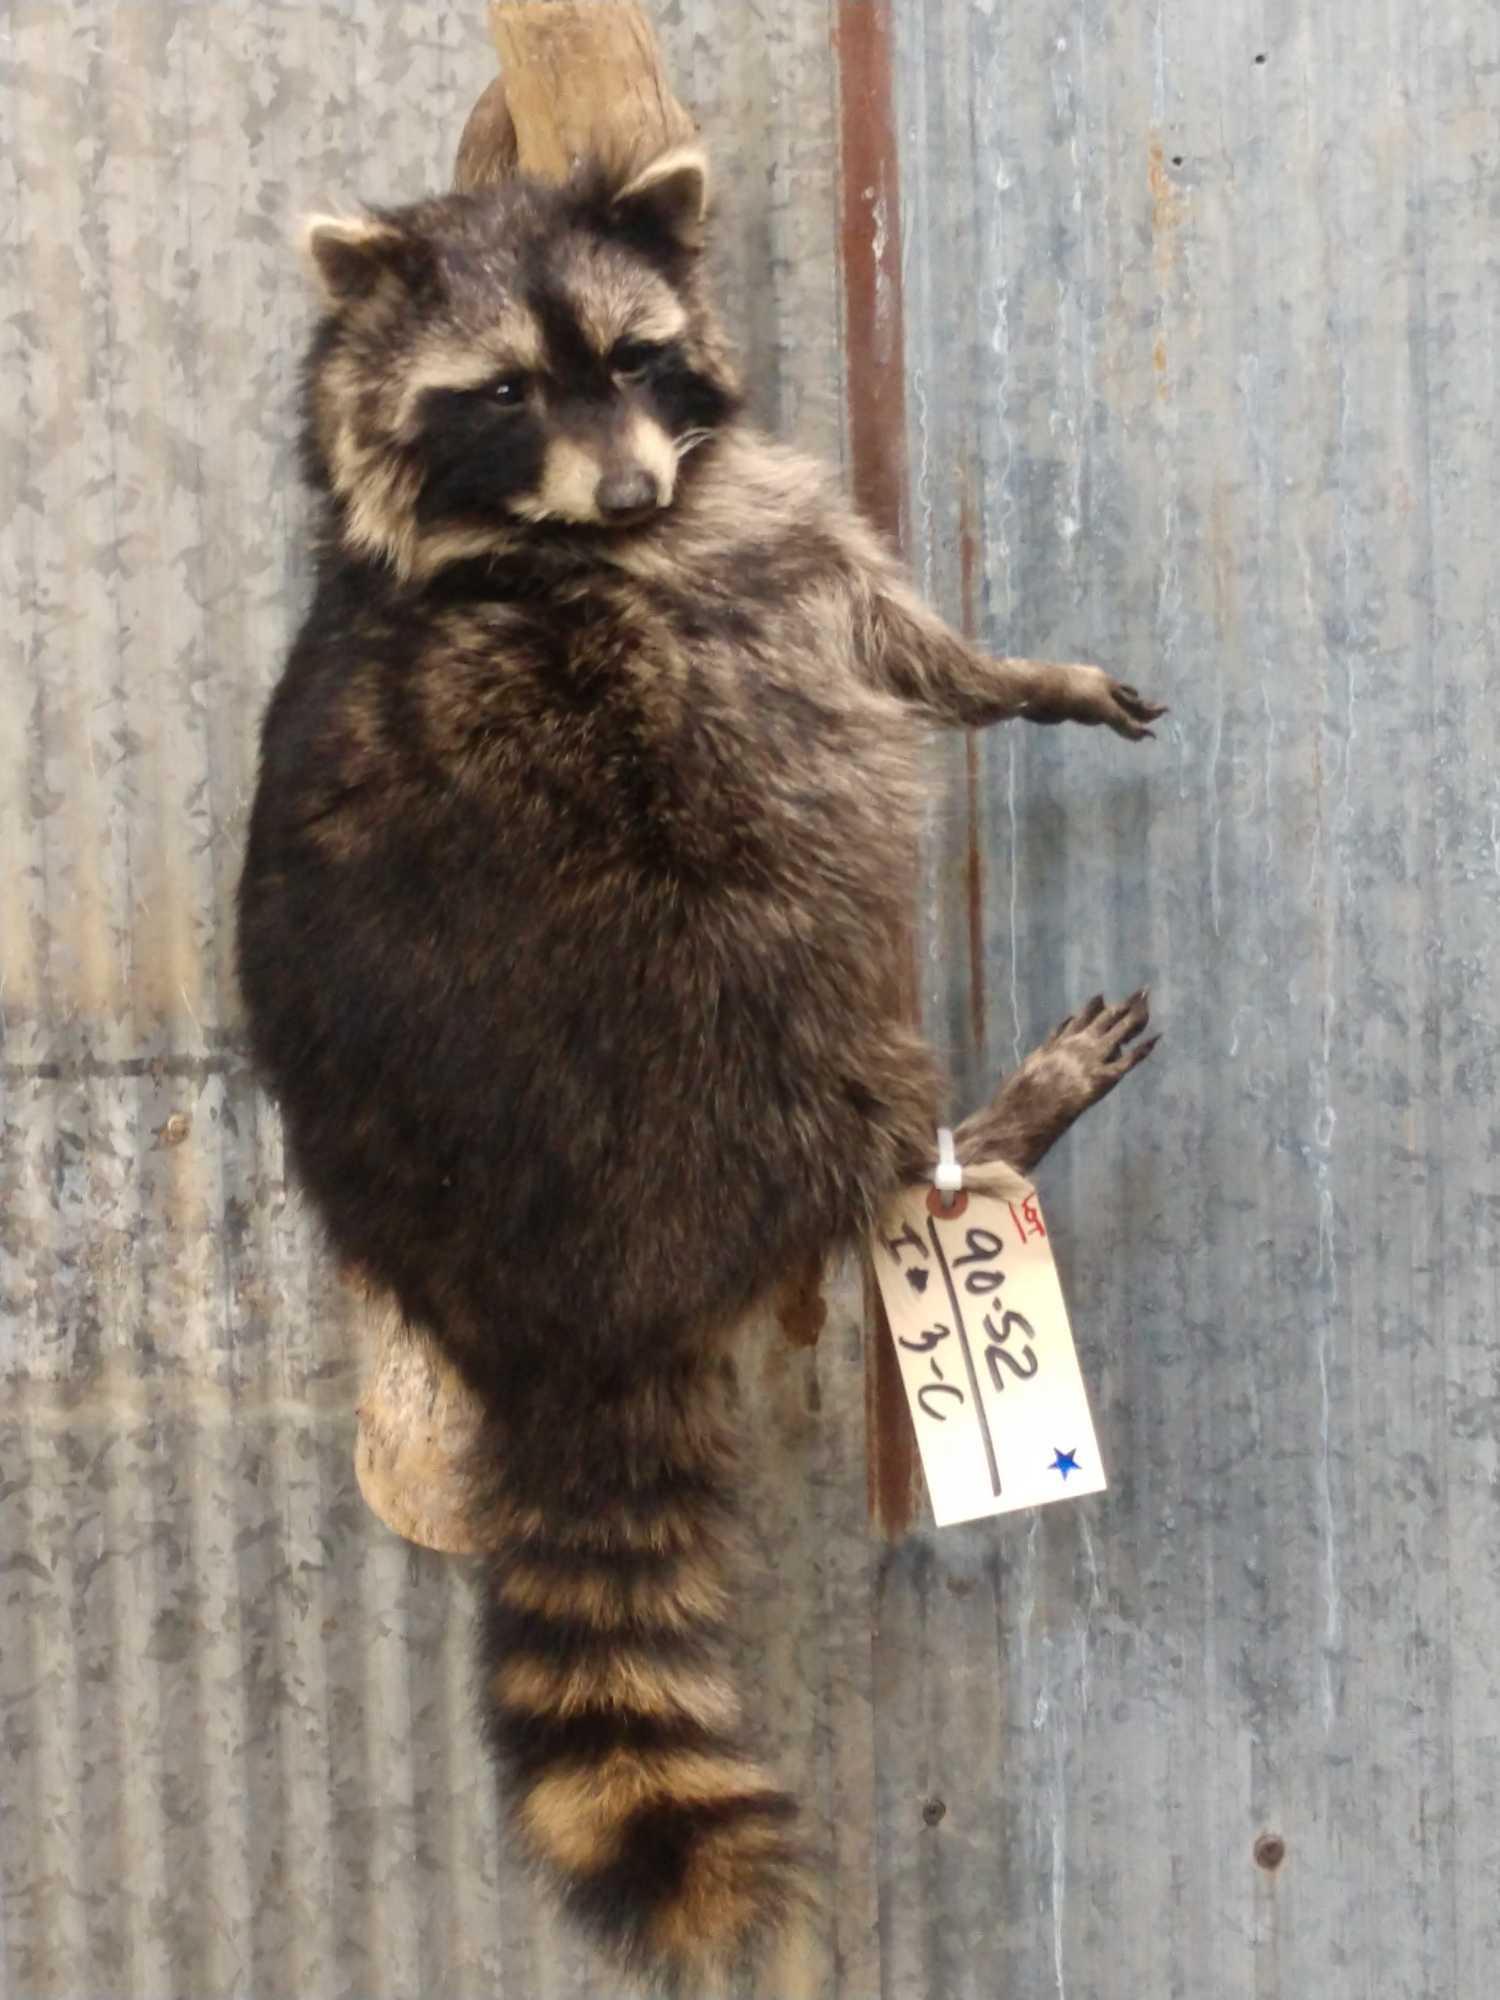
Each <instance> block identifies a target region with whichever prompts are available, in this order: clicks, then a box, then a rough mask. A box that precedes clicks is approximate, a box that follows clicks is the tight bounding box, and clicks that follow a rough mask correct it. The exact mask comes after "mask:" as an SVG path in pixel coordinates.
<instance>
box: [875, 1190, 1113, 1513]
mask: <svg viewBox="0 0 1500 2000" xmlns="http://www.w3.org/2000/svg"><path fill="white" fill-rule="evenodd" d="M975 1172H976V1176H982V1177H983V1179H984V1180H985V1181H986V1182H988V1183H990V1185H989V1186H987V1187H985V1188H983V1189H980V1188H977V1187H973V1186H970V1187H968V1188H965V1189H964V1190H963V1191H961V1192H960V1193H957V1194H940V1193H939V1192H938V1190H937V1189H936V1188H933V1187H929V1186H925V1185H924V1186H921V1187H911V1188H907V1189H906V1190H905V1191H904V1192H903V1193H902V1194H901V1195H900V1196H899V1197H898V1199H897V1200H895V1201H893V1202H892V1203H891V1205H890V1207H889V1208H888V1209H887V1210H886V1212H885V1214H884V1216H883V1217H882V1218H881V1221H880V1223H879V1224H878V1226H877V1228H876V1231H875V1237H874V1243H873V1254H874V1258H875V1271H876V1275H877V1276H878V1278H879V1280H880V1290H881V1293H882V1295H883V1297H884V1299H885V1309H886V1314H887V1316H888V1318H889V1319H890V1323H891V1333H892V1335H893V1337H894V1339H895V1342H896V1352H897V1354H898V1355H899V1356H900V1357H901V1374H902V1379H903V1380H904V1381H905V1383H906V1396H907V1401H908V1402H909V1403H910V1404H911V1414H912V1422H913V1423H914V1424H915V1425H916V1430H917V1442H918V1444H919V1445H920V1447H921V1452H922V1469H923V1471H924V1472H925V1473H926V1475H927V1490H928V1492H929V1493H930V1494H931V1496H932V1511H933V1515H934V1517H935V1518H936V1520H937V1523H938V1526H939V1527H947V1526H949V1525H950V1524H951V1523H953V1522H955V1521H973V1520H976V1519H978V1518H979V1517H981V1516H983V1515H986V1514H1009V1513H1011V1512H1012V1511H1013V1510H1014V1509H1016V1508H1018V1507H1044V1506H1046V1505H1047V1504H1048V1502H1049V1501H1052V1500H1069V1499H1072V1498H1074V1497H1075V1496H1076V1495H1078V1494H1080V1493H1102V1492H1103V1491H1104V1469H1103V1467H1102V1466H1101V1464H1100V1462H1099V1446H1098V1442H1097V1440H1096V1439H1095V1437H1094V1424H1093V1419H1092V1418H1091V1417H1090V1415H1089V1404H1088V1396H1087V1394H1086V1393H1085V1391H1084V1386H1083V1377H1082V1375H1081V1374H1080V1372H1079V1368H1078V1355H1077V1352H1076V1350H1075V1349H1074V1346H1073V1333H1072V1329H1071V1327H1070V1326H1069V1325H1068V1309H1067V1307H1066V1306H1065V1305H1064V1304H1063V1296H1062V1287H1061V1286H1060V1285H1059V1284H1058V1281H1057V1266H1056V1264H1055V1263H1054V1262H1053V1259H1052V1244H1051V1242H1050V1240H1049V1238H1048V1235H1047V1225H1046V1223H1045V1222H1044V1221H1043V1220H1042V1211H1041V1208H1040V1206H1039V1205H1038V1202H1037V1198H1036V1190H1035V1188H1033V1187H1032V1186H1031V1184H1030V1182H1029V1181H1024V1180H1022V1179H1021V1178H1020V1176H1019V1175H1011V1174H1010V1173H1009V1172H1008V1170H1007V1169H1006V1168H1004V1167H989V1166H986V1167H982V1168H979V1169H976V1170H975Z"/></svg>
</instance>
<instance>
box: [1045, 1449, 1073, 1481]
mask: <svg viewBox="0 0 1500 2000" xmlns="http://www.w3.org/2000/svg"><path fill="white" fill-rule="evenodd" d="M1047 1470H1048V1471H1049V1472H1060V1473H1061V1474H1062V1476H1063V1479H1064V1481H1066V1479H1067V1477H1068V1474H1069V1473H1070V1472H1076V1471H1077V1470H1078V1460H1077V1459H1076V1458H1075V1457H1074V1456H1073V1453H1072V1452H1070V1451H1062V1450H1060V1449H1059V1448H1058V1447H1057V1446H1055V1445H1054V1446H1053V1450H1052V1463H1051V1464H1050V1465H1049V1466H1048V1467H1047Z"/></svg>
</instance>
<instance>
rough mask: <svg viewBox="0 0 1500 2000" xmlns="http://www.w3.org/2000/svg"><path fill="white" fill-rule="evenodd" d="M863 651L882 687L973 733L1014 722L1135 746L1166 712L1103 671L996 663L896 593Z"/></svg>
mask: <svg viewBox="0 0 1500 2000" xmlns="http://www.w3.org/2000/svg"><path fill="white" fill-rule="evenodd" d="M866 650H867V661H868V666H869V669H870V671H871V672H872V673H873V674H874V675H875V677H876V678H877V679H878V680H879V681H880V683H881V684H882V685H883V686H885V687H888V688H889V689H890V691H891V693H893V694H895V695H898V696H900V698H901V699H902V700H903V701H909V702H911V703H912V704H913V705H914V706H916V707H918V708H922V709H925V710H926V711H927V713H928V714H930V715H931V716H933V717H934V718H935V719H936V720H937V721H939V722H947V723H958V724H963V725H968V726H970V727H975V728H983V727H984V726H985V725H986V724H988V723H991V722H1005V721H1007V720H1009V719H1010V718H1011V717H1020V718H1022V719H1023V720H1025V721H1027V722H1081V723H1085V724H1090V725H1092V724H1096V723H1103V724H1105V725H1106V727H1108V728H1110V729H1112V730H1114V732H1115V734H1116V735H1117V736H1125V737H1128V738H1130V739H1131V740H1132V741H1137V740H1139V739H1140V738H1141V737H1143V736H1150V735H1151V734H1152V731H1151V729H1150V728H1149V727H1148V725H1149V724H1150V723H1152V722H1155V721H1156V720H1157V718H1158V717H1159V716H1163V715H1165V714H1166V712H1167V711H1166V709H1165V708H1162V707H1160V706H1158V705H1157V704H1156V703H1155V702H1150V701H1147V700H1146V699H1145V698H1144V696H1142V695H1141V694H1139V693H1138V692H1137V691H1136V689H1135V688H1133V687H1127V686H1126V685H1125V684H1124V683H1123V682H1121V681H1117V680H1114V679H1112V678H1111V677H1110V675H1108V674H1107V673H1105V672H1104V671H1103V669H1102V668H1100V667H1085V666H1051V665H1048V664H1046V663H1045V662H1042V661H1039V660H1011V659H992V658H991V657H990V656H989V655H988V654H987V653H983V652H981V651H980V650H979V648H978V647H977V646H971V645H970V644H969V642H968V640H967V639H964V638H962V637H961V636H960V635H959V634H958V633H957V632H955V631H953V630H952V628H951V627H950V626H948V625H945V624H944V623H943V621H942V619H941V618H939V617H938V616H937V614H936V612H934V611H931V610H929V609H928V607H927V606H926V605H925V604H923V603H922V601H921V599H920V598H918V597H917V596H915V595H914V594H913V593H911V592H909V591H907V590H905V589H903V588H900V587H898V586H897V587H891V588H888V589H886V590H884V591H882V592H880V594H879V595H878V596H877V598H876V600H875V602H874V605H873V606H872V609H871V615H870V619H869V626H868V641H867V649H866Z"/></svg>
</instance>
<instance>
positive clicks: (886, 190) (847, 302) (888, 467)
mask: <svg viewBox="0 0 1500 2000" xmlns="http://www.w3.org/2000/svg"><path fill="white" fill-rule="evenodd" d="M837 37H838V65H839V151H840V167H841V188H840V215H839V223H840V243H841V246H842V259H843V272H842V277H843V294H844V348H845V355H846V365H847V375H846V383H847V387H846V396H847V401H848V412H849V458H850V468H851V471H852V473H853V480H854V495H855V498H856V499H857V500H858V501H859V504H860V506H861V507H862V508H863V509H864V510H865V512H866V513H867V514H868V515H869V516H870V517H871V519H872V520H874V521H875V523H876V524H877V526H879V527H880V528H882V529H883V530H884V531H885V533H886V534H888V535H889V536H890V537H891V538H892V540H893V541H895V542H896V543H897V544H898V545H899V546H903V547H904V546H905V542H906V358H905V326H904V321H903V314H902V298H901V189H900V161H899V154H898V151H897V146H896V120H895V101H894V97H893V93H892V84H891V24H890V13H889V8H888V4H887V0H839V9H838V26H837Z"/></svg>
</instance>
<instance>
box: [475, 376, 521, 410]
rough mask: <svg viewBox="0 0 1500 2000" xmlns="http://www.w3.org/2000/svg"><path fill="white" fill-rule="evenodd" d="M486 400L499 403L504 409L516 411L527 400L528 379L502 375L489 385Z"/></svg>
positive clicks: (486, 390)
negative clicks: (519, 404)
mask: <svg viewBox="0 0 1500 2000" xmlns="http://www.w3.org/2000/svg"><path fill="white" fill-rule="evenodd" d="M484 394H485V396H486V398H487V399H488V400H489V401H490V402H492V403H499V404H500V406H501V408H502V409H507V410H509V409H514V408H515V407H516V405H517V404H518V403H524V402H525V400H526V377H525V376H524V375H501V376H499V377H498V378H497V379H496V380H495V381H493V382H491V383H489V384H488V386H487V387H486V388H485V390H484Z"/></svg>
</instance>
